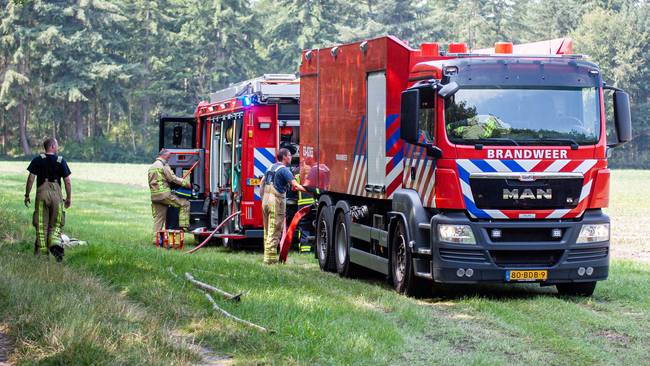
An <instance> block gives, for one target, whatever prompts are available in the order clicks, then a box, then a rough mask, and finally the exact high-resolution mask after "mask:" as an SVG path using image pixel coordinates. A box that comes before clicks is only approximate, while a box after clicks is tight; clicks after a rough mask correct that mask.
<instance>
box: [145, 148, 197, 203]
mask: <svg viewBox="0 0 650 366" xmlns="http://www.w3.org/2000/svg"><path fill="white" fill-rule="evenodd" d="M148 175H149V190H150V191H151V200H152V201H153V200H157V199H161V198H164V196H165V195H166V194H167V193H169V192H171V187H170V183H173V184H176V185H179V186H183V187H187V186H188V185H189V180H187V179H182V178H179V177H177V176H176V174H174V172H173V171H172V168H170V167H169V164H167V162H166V161H165V160H164V159H161V158H158V159H156V161H154V162H153V164H151V167H149V174H148Z"/></svg>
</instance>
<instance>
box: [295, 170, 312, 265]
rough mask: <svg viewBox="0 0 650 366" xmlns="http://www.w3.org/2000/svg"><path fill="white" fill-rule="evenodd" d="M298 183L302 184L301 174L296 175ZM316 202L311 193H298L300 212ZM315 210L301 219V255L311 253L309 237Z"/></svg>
mask: <svg viewBox="0 0 650 366" xmlns="http://www.w3.org/2000/svg"><path fill="white" fill-rule="evenodd" d="M296 182H298V183H300V174H296ZM315 202H316V199H315V198H314V196H313V195H312V194H311V193H309V192H301V191H298V210H300V209H301V208H303V207H305V206H311V205H313V204H314V203H315ZM313 212H314V211H313V210H312V211H311V212H310V213H308V214H307V215H305V216H303V218H302V219H300V223H299V224H298V239H299V240H300V242H299V243H298V250H299V251H300V252H301V253H306V252H311V243H310V242H309V237H310V236H311V228H312V221H313V220H314V217H313V216H314V215H313Z"/></svg>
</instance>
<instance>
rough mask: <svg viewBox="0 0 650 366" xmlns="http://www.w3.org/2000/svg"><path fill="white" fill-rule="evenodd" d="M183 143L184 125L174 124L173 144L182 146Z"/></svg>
mask: <svg viewBox="0 0 650 366" xmlns="http://www.w3.org/2000/svg"><path fill="white" fill-rule="evenodd" d="M182 143H183V127H182V126H174V129H173V130H172V145H174V146H180V145H181V144H182Z"/></svg>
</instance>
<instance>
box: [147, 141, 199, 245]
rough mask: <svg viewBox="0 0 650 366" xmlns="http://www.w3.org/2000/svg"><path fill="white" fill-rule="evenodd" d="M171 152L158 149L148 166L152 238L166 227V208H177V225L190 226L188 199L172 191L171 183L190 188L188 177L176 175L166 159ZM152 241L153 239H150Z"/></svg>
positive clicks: (184, 227)
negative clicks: (154, 159) (156, 154)
mask: <svg viewBox="0 0 650 366" xmlns="http://www.w3.org/2000/svg"><path fill="white" fill-rule="evenodd" d="M170 156H171V153H170V152H169V151H168V150H166V149H162V150H160V153H159V154H158V158H157V159H156V161H154V163H153V164H152V165H151V167H150V168H149V173H148V175H149V190H150V191H151V212H152V216H153V238H155V237H156V233H157V232H159V231H162V230H163V229H166V222H165V221H166V220H167V208H168V207H170V206H171V207H175V208H179V209H180V210H179V213H178V226H180V227H181V229H187V228H188V227H189V226H190V201H188V200H186V199H184V198H179V197H177V196H176V195H175V194H173V193H172V190H171V187H170V185H171V184H175V185H178V186H181V187H185V188H191V187H192V186H191V185H190V181H189V179H182V178H179V177H177V176H176V175H175V174H174V172H173V171H172V168H170V167H169V164H168V163H167V161H168V160H169V157H170ZM152 241H153V239H152Z"/></svg>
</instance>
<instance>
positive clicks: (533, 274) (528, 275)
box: [506, 270, 548, 282]
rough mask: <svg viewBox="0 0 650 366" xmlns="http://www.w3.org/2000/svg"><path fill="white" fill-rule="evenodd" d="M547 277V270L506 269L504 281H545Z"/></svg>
mask: <svg viewBox="0 0 650 366" xmlns="http://www.w3.org/2000/svg"><path fill="white" fill-rule="evenodd" d="M547 279H548V271H547V270H518V271H506V281H508V282H510V281H516V282H534V281H546V280H547Z"/></svg>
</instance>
